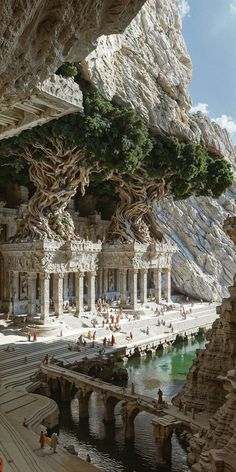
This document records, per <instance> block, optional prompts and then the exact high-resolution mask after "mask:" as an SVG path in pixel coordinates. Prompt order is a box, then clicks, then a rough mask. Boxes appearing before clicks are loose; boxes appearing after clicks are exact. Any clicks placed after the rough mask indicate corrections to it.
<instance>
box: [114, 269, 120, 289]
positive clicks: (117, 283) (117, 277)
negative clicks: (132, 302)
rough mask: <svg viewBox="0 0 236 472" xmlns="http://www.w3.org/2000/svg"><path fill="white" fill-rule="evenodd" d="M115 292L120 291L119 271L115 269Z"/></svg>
mask: <svg viewBox="0 0 236 472" xmlns="http://www.w3.org/2000/svg"><path fill="white" fill-rule="evenodd" d="M115 272H116V292H119V291H120V274H119V269H116V271H115Z"/></svg>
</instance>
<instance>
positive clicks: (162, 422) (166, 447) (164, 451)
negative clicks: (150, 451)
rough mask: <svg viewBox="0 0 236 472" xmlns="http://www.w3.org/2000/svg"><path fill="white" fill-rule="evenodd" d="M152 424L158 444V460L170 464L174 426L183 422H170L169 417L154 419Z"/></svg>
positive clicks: (159, 462)
mask: <svg viewBox="0 0 236 472" xmlns="http://www.w3.org/2000/svg"><path fill="white" fill-rule="evenodd" d="M152 424H153V426H154V437H155V442H156V445H157V457H156V461H157V463H158V464H163V465H164V464H169V463H170V462H171V452H172V447H171V437H172V433H173V430H174V428H176V427H177V426H179V425H180V424H181V422H180V421H178V420H174V418H173V421H170V423H169V424H168V417H167V418H166V419H165V416H164V417H163V418H160V419H157V420H153V421H152Z"/></svg>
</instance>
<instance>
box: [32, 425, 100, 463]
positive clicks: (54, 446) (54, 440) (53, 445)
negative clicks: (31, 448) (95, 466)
mask: <svg viewBox="0 0 236 472" xmlns="http://www.w3.org/2000/svg"><path fill="white" fill-rule="evenodd" d="M23 426H25V427H26V428H27V427H28V426H27V423H26V420H24V422H23ZM46 443H48V444H49V445H50V449H51V450H52V452H53V453H54V454H55V453H56V452H57V451H56V449H57V445H58V435H57V433H52V435H51V438H50V440H49V441H48V437H47V436H46V434H45V433H44V432H43V431H41V432H40V436H39V444H40V449H44V447H45V444H46ZM66 449H67V448H66ZM86 462H89V463H91V457H90V455H89V454H87V456H86Z"/></svg>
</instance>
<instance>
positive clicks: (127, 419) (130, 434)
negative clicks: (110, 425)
mask: <svg viewBox="0 0 236 472" xmlns="http://www.w3.org/2000/svg"><path fill="white" fill-rule="evenodd" d="M121 414H122V420H123V429H124V437H125V441H132V442H133V441H134V437H135V433H134V418H135V417H134V416H133V415H132V413H131V414H129V412H128V409H127V407H124V409H123V411H122V413H121Z"/></svg>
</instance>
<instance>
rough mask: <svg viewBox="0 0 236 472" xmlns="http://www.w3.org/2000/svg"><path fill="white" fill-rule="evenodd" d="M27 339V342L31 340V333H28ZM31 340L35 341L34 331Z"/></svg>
mask: <svg viewBox="0 0 236 472" xmlns="http://www.w3.org/2000/svg"><path fill="white" fill-rule="evenodd" d="M27 339H28V341H29V342H30V341H31V333H28V335H27ZM32 341H33V342H35V341H37V334H36V333H35V332H34V333H33V337H32Z"/></svg>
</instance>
